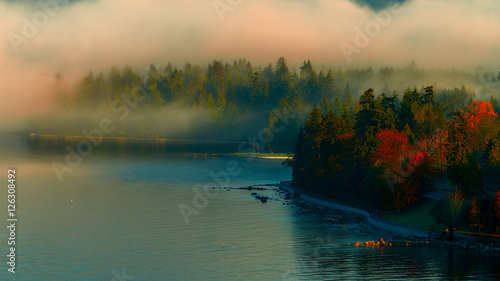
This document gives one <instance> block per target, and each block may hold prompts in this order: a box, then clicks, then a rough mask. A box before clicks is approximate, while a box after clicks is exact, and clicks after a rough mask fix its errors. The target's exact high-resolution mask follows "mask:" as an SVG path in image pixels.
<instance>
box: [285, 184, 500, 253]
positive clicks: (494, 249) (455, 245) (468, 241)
mask: <svg viewBox="0 0 500 281" xmlns="http://www.w3.org/2000/svg"><path fill="white" fill-rule="evenodd" d="M277 186H278V187H279V186H280V185H277ZM281 190H283V189H281ZM285 191H286V192H287V194H288V193H289V191H290V190H286V189H285ZM294 193H296V192H294ZM293 201H294V202H293V204H295V205H296V206H297V207H298V208H299V211H298V212H299V213H304V214H313V215H318V216H321V217H322V220H323V222H325V223H327V224H337V225H339V226H340V227H343V226H344V225H345V221H352V220H353V219H354V220H355V221H358V222H359V220H360V219H363V218H362V216H361V215H359V214H352V213H351V214H345V213H346V211H340V212H339V211H338V210H336V209H334V208H329V207H328V206H323V205H321V204H317V203H311V202H307V201H305V200H303V199H301V198H298V199H293ZM332 212H334V213H336V214H337V215H332ZM339 213H344V215H343V216H342V215H338V214H339ZM372 226H374V227H376V225H372ZM386 230H387V229H386ZM389 231H390V229H389ZM420 232H421V231H419V233H420ZM368 233H370V231H369V232H368ZM374 235H376V234H375V233H374ZM376 239H378V240H373V241H366V242H359V241H353V243H350V244H351V245H353V246H358V247H359V246H364V247H394V246H398V247H399V246H404V247H442V248H449V249H457V250H465V251H471V252H476V253H480V254H488V255H489V254H492V255H500V241H498V240H491V239H487V238H475V237H472V236H468V237H455V239H454V240H449V239H448V237H447V233H433V232H427V235H425V236H423V235H402V234H395V235H393V236H391V237H390V239H389V240H387V241H386V240H384V239H382V238H379V237H377V238H376Z"/></svg>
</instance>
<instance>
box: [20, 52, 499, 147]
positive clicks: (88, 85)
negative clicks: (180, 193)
mask: <svg viewBox="0 0 500 281" xmlns="http://www.w3.org/2000/svg"><path fill="white" fill-rule="evenodd" d="M56 78H57V79H58V81H64V75H62V74H59V75H58V76H57V77H56ZM498 81H500V79H498V77H496V75H493V74H492V73H485V72H484V71H482V70H480V69H478V71H477V72H476V73H474V74H471V73H466V72H463V71H456V70H448V71H445V70H429V69H423V68H419V67H417V65H416V63H415V62H412V63H411V64H409V66H408V67H406V68H391V67H384V68H381V69H379V70H374V69H373V68H371V67H369V68H366V69H345V70H343V69H336V68H334V67H333V66H330V67H328V66H322V67H320V68H319V69H316V68H314V67H313V65H312V63H311V62H310V61H307V62H304V63H303V64H302V65H301V66H300V67H298V68H296V67H295V66H293V68H292V70H291V69H290V68H289V66H288V64H287V61H286V60H285V59H284V58H279V59H278V61H277V62H276V64H275V65H272V64H268V65H267V66H265V67H261V66H260V65H258V66H254V65H252V63H251V62H249V61H246V60H245V59H239V60H235V61H234V62H233V63H224V62H222V61H218V60H215V61H212V62H211V63H210V64H208V65H207V66H205V67H202V66H200V65H192V64H191V63H186V64H185V65H184V67H183V68H182V69H180V68H177V67H174V66H172V65H171V64H170V63H169V64H168V65H167V66H166V67H160V66H158V65H153V64H152V65H150V66H149V67H148V68H147V70H146V71H143V72H140V71H136V70H133V69H132V68H131V67H129V66H125V67H123V68H122V69H120V68H118V67H113V68H112V69H110V70H109V72H108V73H106V74H104V73H103V72H98V73H94V72H92V71H90V72H89V74H88V75H87V76H86V77H84V78H83V79H82V80H81V81H80V82H79V83H78V84H77V85H76V87H74V89H72V90H69V91H65V92H61V93H60V94H59V98H58V100H59V105H60V107H59V109H55V110H53V111H52V112H51V113H49V114H45V115H42V116H36V117H33V118H31V119H30V120H29V122H28V124H29V126H30V128H31V131H32V132H34V133H40V134H58V135H82V130H91V129H93V128H96V127H97V126H98V123H99V120H100V119H102V118H104V117H106V118H110V119H112V120H113V124H114V125H115V126H116V130H114V131H113V132H112V133H111V134H110V136H121V137H149V138H151V137H154V138H167V139H176V138H182V139H198V140H238V141H239V140H243V139H247V138H248V136H250V135H257V134H258V133H259V134H260V135H261V137H260V139H261V143H262V144H263V145H261V146H260V147H259V149H260V150H264V149H267V150H272V149H274V150H275V151H276V150H279V151H282V152H287V151H288V152H289V151H291V150H292V148H293V144H294V142H295V138H296V136H297V133H298V131H299V128H300V127H301V125H302V122H303V121H304V120H305V117H306V116H307V114H308V112H309V111H310V110H311V108H312V105H313V104H317V105H322V106H323V107H325V106H326V103H328V104H329V105H331V106H332V108H333V111H334V112H335V114H340V113H341V111H342V110H344V109H346V108H347V109H348V111H349V112H350V113H351V114H356V113H357V112H358V111H359V110H360V104H359V102H355V101H356V100H357V99H358V98H359V96H360V95H361V93H363V92H364V91H365V90H366V89H368V88H377V89H378V91H377V93H385V95H387V96H390V97H393V96H395V95H396V94H397V93H403V92H404V91H406V90H407V89H409V88H417V86H416V85H420V86H419V87H420V88H421V91H423V90H422V88H423V85H433V86H434V92H435V96H436V97H435V99H436V101H440V102H441V104H442V110H443V111H444V113H445V115H446V116H448V117H449V116H451V115H452V114H453V113H455V112H457V111H458V110H459V109H461V108H462V107H463V106H464V105H466V104H467V103H468V101H469V100H470V99H471V98H474V99H475V98H476V97H473V96H472V95H474V94H478V95H481V96H480V97H477V98H481V99H488V100H490V101H491V102H492V104H493V106H494V107H495V108H497V106H499V104H498V103H497V101H496V99H495V98H493V95H494V94H495V93H496V87H495V86H496V84H495V83H497V82H498ZM438 83H439V84H438ZM478 89H479V90H478ZM394 104H395V105H398V100H397V99H395V100H394ZM283 121H285V123H286V126H284V127H283V128H282V129H280V130H279V132H277V131H274V132H273V130H272V129H273V128H274V127H279V128H281V123H283ZM263 130H264V131H265V132H263ZM261 132H263V133H261ZM264 144H265V145H264Z"/></svg>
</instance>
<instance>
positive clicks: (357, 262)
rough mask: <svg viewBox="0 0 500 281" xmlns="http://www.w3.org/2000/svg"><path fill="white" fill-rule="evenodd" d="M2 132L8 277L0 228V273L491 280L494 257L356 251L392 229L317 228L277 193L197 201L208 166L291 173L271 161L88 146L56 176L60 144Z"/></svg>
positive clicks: (242, 181) (243, 181)
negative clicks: (10, 261) (11, 267)
mask: <svg viewBox="0 0 500 281" xmlns="http://www.w3.org/2000/svg"><path fill="white" fill-rule="evenodd" d="M3 140H4V141H3V142H2V148H1V150H2V151H1V153H2V154H1V155H2V158H1V160H0V167H1V169H2V171H3V172H2V177H1V179H2V180H3V181H4V182H6V176H5V175H6V171H7V168H8V167H15V168H16V169H17V171H18V172H17V175H18V178H17V208H18V210H17V214H18V219H19V221H18V233H17V241H18V246H17V268H16V269H17V273H16V274H15V276H14V274H10V273H8V272H7V265H6V263H5V262H6V255H7V254H8V253H7V242H6V239H5V238H6V231H5V227H2V228H3V229H4V230H2V232H1V234H0V235H2V236H1V238H0V240H1V241H0V245H1V247H0V249H1V251H2V256H3V258H2V266H1V271H0V279H1V280H65V281H66V280H347V279H364V280H376V279H384V280H391V279H392V280H398V279H430V280H433V279H448V280H478V279H492V280H495V279H497V280H500V266H499V265H500V260H499V259H498V258H492V257H481V256H477V255H474V254H467V253H464V252H459V251H455V252H451V251H448V250H444V249H429V248H389V249H383V250H380V249H372V248H369V249H366V248H354V247H352V246H349V245H347V243H349V242H354V241H357V240H359V241H366V240H375V239H377V237H382V236H384V235H390V234H387V233H384V232H383V231H377V230H373V229H372V228H370V227H367V228H366V229H365V230H366V231H362V232H360V231H353V230H355V229H359V227H360V225H356V227H351V226H350V225H349V226H348V228H346V229H342V228H338V227H335V226H331V225H326V224H324V223H322V222H321V218H317V217H313V216H306V215H303V214H298V213H297V210H296V209H295V208H293V207H290V206H287V205H283V204H282V202H281V201H273V202H268V203H267V204H262V203H261V202H260V201H257V200H255V199H254V198H253V197H252V196H250V193H251V192H250V191H246V190H231V191H220V192H219V193H210V194H209V195H210V198H208V199H207V201H203V200H199V197H196V195H197V194H200V193H201V194H203V192H205V191H204V189H203V188H202V187H204V186H215V185H217V184H216V183H215V182H214V180H213V179H212V178H211V177H210V176H209V174H210V173H211V172H212V173H215V174H217V173H220V172H221V171H227V167H228V162H229V161H234V160H236V161H237V162H238V165H239V166H238V168H240V167H241V168H242V170H241V172H240V173H233V174H235V175H233V176H231V177H230V178H229V180H228V183H227V184H226V185H227V186H232V187H239V186H244V185H249V184H258V183H274V182H279V181H280V180H289V179H290V178H291V170H290V169H289V168H284V167H283V166H282V165H281V161H279V160H255V161H252V162H247V161H246V160H245V159H241V158H228V157H207V158H195V157H193V156H192V154H191V153H190V150H196V149H193V148H189V147H183V148H182V149H180V150H181V151H182V152H177V153H176V152H172V151H166V150H161V152H159V153H150V152H151V151H150V150H148V149H147V148H146V149H145V150H139V153H136V152H133V153H125V152H123V151H122V152H120V151H111V152H94V153H92V154H90V155H89V156H87V157H84V158H83V159H82V163H81V164H80V165H79V166H78V167H76V168H74V169H73V171H72V172H71V173H67V174H65V175H64V180H63V182H59V181H58V179H57V177H56V176H55V173H54V171H53V170H52V168H51V164H52V163H53V162H54V161H58V162H60V163H65V161H66V160H65V157H66V153H64V152H63V151H61V149H60V148H58V147H52V148H50V147H49V148H47V147H45V148H44V149H39V148H38V147H33V146H29V145H27V143H25V142H22V141H20V139H19V138H17V137H8V138H7V139H5V137H4V139H3ZM233 146H234V147H232V146H231V145H229V147H227V148H226V151H227V152H232V151H235V150H236V149H237V145H233ZM204 149H207V148H206V147H205V148H204ZM208 150H209V149H208ZM214 150H218V151H221V148H220V147H219V148H214ZM141 151H142V152H141ZM191 152H196V151H191ZM231 163H232V164H234V162H231ZM230 168H231V167H230ZM3 185H4V190H5V191H4V192H2V193H1V194H3V195H2V196H3V197H5V198H3V199H1V200H0V201H1V202H2V203H1V205H0V207H1V212H2V213H3V214H6V213H7V212H6V206H5V205H6V204H5V203H4V202H5V201H6V197H7V196H6V194H7V193H6V185H7V184H3ZM210 191H211V192H214V190H210ZM259 193H262V194H266V195H269V196H275V191H262V192H259ZM193 199H198V200H195V202H194V203H196V206H197V207H199V209H192V210H196V212H197V213H196V214H194V213H193V214H192V215H191V216H189V221H190V223H189V224H187V223H186V220H185V219H184V217H183V215H182V213H181V212H180V210H179V204H185V206H190V207H191V208H195V207H196V206H194V205H193V204H194V203H193ZM202 207H204V208H202ZM2 217H3V218H6V215H4V216H2ZM2 224H6V221H5V219H4V222H3V223H2ZM361 228H362V229H364V228H363V226H362V225H361ZM123 274H124V275H123Z"/></svg>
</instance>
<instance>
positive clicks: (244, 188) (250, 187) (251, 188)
mask: <svg viewBox="0 0 500 281" xmlns="http://www.w3.org/2000/svg"><path fill="white" fill-rule="evenodd" d="M233 189H243V190H268V189H267V188H263V187H253V186H246V187H238V188H233Z"/></svg>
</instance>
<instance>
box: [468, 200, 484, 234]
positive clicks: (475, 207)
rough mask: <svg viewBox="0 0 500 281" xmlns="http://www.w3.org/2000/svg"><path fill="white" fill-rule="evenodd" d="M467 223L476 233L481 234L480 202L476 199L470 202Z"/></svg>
mask: <svg viewBox="0 0 500 281" xmlns="http://www.w3.org/2000/svg"><path fill="white" fill-rule="evenodd" d="M469 222H470V226H472V227H476V228H477V230H478V232H481V227H482V222H481V200H480V198H478V197H474V198H473V199H472V201H471V202H470V207H469Z"/></svg>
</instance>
